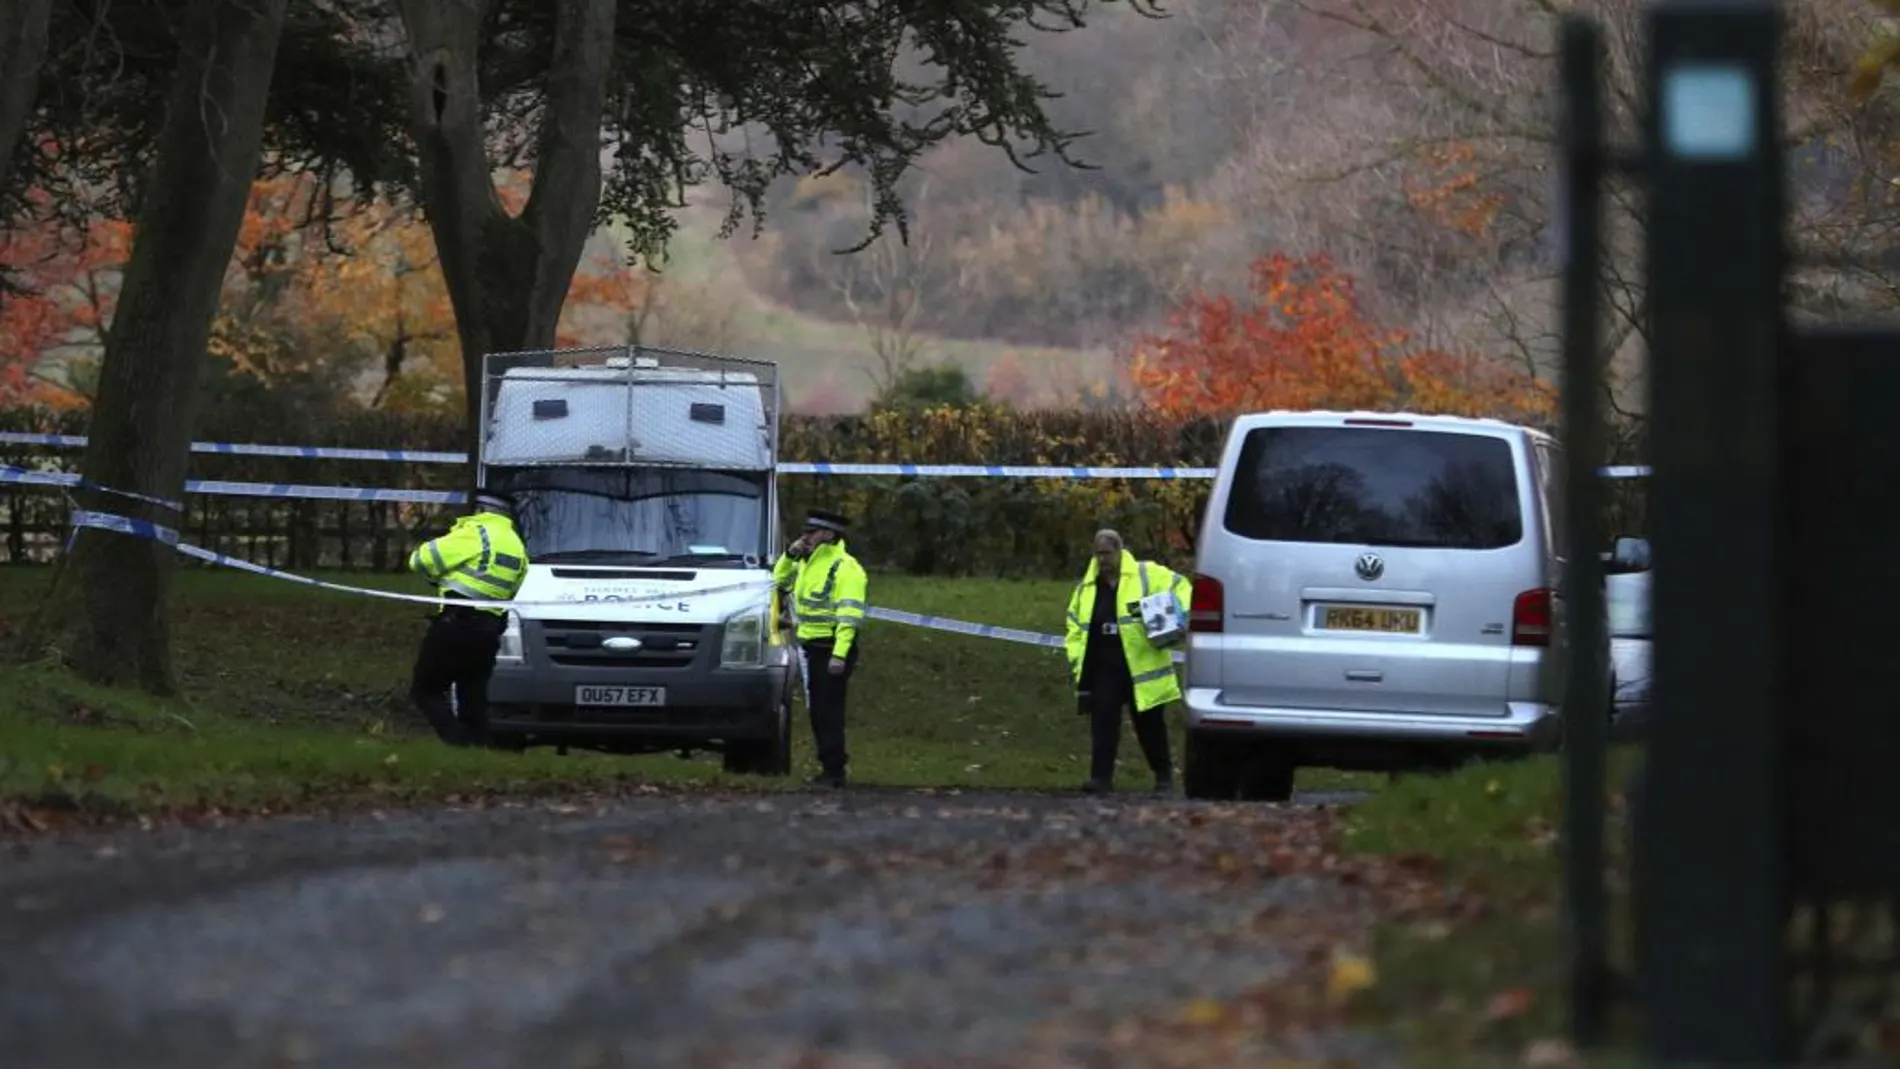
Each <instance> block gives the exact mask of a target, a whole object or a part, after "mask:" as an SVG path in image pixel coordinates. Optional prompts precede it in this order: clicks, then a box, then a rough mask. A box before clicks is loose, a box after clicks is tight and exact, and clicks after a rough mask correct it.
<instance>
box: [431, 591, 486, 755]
mask: <svg viewBox="0 0 1900 1069" xmlns="http://www.w3.org/2000/svg"><path fill="white" fill-rule="evenodd" d="M506 628H507V621H506V620H504V619H503V618H502V617H500V616H497V615H495V614H494V613H487V612H479V611H477V610H474V609H463V608H450V609H447V610H445V611H444V612H443V613H442V614H441V615H440V616H437V617H436V618H435V619H433V620H431V621H430V622H429V630H428V631H427V632H426V633H424V634H423V636H422V648H421V649H419V650H418V651H416V667H415V671H414V672H412V673H411V674H410V677H409V699H410V700H411V701H413V702H415V703H416V707H417V708H418V709H421V710H422V715H423V716H425V717H427V718H428V720H429V726H430V727H432V728H434V729H435V733H436V735H437V736H438V737H439V738H441V740H442V741H443V742H446V743H448V744H449V745H451V746H483V745H486V744H487V743H488V680H489V677H490V676H492V675H494V673H495V654H496V653H498V652H500V650H501V633H502V631H503V630H505V629H506ZM451 687H453V688H454V690H455V694H454V697H453V698H451V697H450V695H449V689H450V688H451Z"/></svg>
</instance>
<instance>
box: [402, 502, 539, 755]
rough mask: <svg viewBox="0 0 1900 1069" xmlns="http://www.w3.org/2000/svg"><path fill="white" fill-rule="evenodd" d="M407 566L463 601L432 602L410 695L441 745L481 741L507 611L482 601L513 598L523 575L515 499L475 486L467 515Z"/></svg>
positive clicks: (524, 562)
mask: <svg viewBox="0 0 1900 1069" xmlns="http://www.w3.org/2000/svg"><path fill="white" fill-rule="evenodd" d="M409 570H410V571H413V572H415V573H417V574H418V575H421V576H422V577H423V578H424V579H427V580H428V581H429V582H431V583H433V584H435V587H436V591H437V593H438V594H439V595H440V596H442V597H444V598H453V599H456V600H458V601H459V600H464V599H466V600H467V602H468V604H467V605H442V606H438V607H437V609H436V612H435V618H434V619H433V620H431V621H430V622H429V630H428V632H427V633H426V634H424V635H423V636H422V648H421V649H420V650H419V651H418V652H417V654H416V667H415V671H414V673H413V674H412V675H411V676H410V681H409V697H410V700H412V701H414V702H415V703H416V706H417V708H419V709H421V710H422V715H423V716H426V717H428V718H429V726H430V727H433V728H434V729H435V733H436V735H438V736H440V737H441V739H442V741H443V742H446V743H448V744H449V745H451V746H485V745H487V744H488V680H489V677H490V676H492V675H493V674H494V671H495V655H496V654H497V653H499V652H500V650H501V633H502V632H503V631H504V630H506V629H507V626H508V616H507V610H506V609H503V608H498V607H494V606H491V605H485V604H483V602H494V601H502V602H505V601H510V600H512V599H513V598H514V596H515V592H516V591H518V590H520V589H521V581H522V580H523V579H525V578H526V577H527V574H528V550H527V547H526V546H524V545H522V542H521V535H520V534H519V533H517V532H516V531H515V521H514V499H513V498H511V497H509V496H508V495H506V494H502V493H496V492H493V491H488V490H478V491H476V493H475V497H474V500H473V503H472V507H471V508H470V510H469V514H468V515H466V516H463V517H462V518H461V519H458V520H456V521H455V525H454V526H453V527H451V528H449V531H448V533H447V534H444V535H442V536H441V537H439V538H434V539H431V540H429V541H427V542H424V543H423V544H422V545H420V546H417V547H416V551H415V552H414V553H411V554H410V555H409ZM451 688H453V690H454V695H453V697H451V696H450V689H451Z"/></svg>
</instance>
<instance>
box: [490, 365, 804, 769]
mask: <svg viewBox="0 0 1900 1069" xmlns="http://www.w3.org/2000/svg"><path fill="white" fill-rule="evenodd" d="M484 363H485V367H484V371H483V396H482V407H481V427H482V435H481V441H480V443H479V447H478V450H477V463H478V465H479V479H480V480H481V482H482V483H483V484H484V485H487V486H489V487H492V488H495V489H498V490H505V491H507V492H509V493H511V494H513V495H514V497H515V499H516V502H517V515H516V523H517V526H518V528H519V530H520V532H521V537H522V540H523V542H524V543H526V545H527V549H528V556H529V566H528V573H527V578H526V580H525V582H524V583H523V584H522V587H521V590H520V593H518V594H517V595H516V600H517V601H519V602H521V603H522V606H521V607H520V608H518V609H517V610H515V611H512V612H510V613H509V616H508V626H507V630H506V632H505V633H504V635H503V637H502V643H501V652H500V655H499V656H498V657H497V659H496V663H495V673H494V678H493V680H492V682H491V683H490V686H489V701H490V714H489V715H490V730H491V733H492V735H493V737H494V739H495V742H496V745H499V746H504V747H510V748H522V747H527V746H534V745H554V746H559V747H563V748H566V747H579V748H587V749H594V750H602V751H606V752H612V753H652V752H663V751H678V752H680V753H681V754H682V755H683V756H684V755H688V754H691V753H692V752H694V751H696V750H712V751H718V752H720V753H721V754H722V755H723V758H724V764H725V767H726V769H727V770H728V771H731V772H737V773H754V774H761V775H783V774H785V773H787V772H789V771H790V767H791V695H792V694H793V693H794V691H795V689H796V687H797V680H796V676H795V673H796V671H797V667H796V664H795V662H794V658H793V657H792V656H791V648H790V646H789V645H788V643H787V642H786V640H785V636H784V635H782V634H781V631H780V628H779V620H778V612H777V605H776V601H775V597H776V595H775V592H774V591H773V589H772V580H771V564H770V557H771V552H772V547H773V543H774V540H775V538H776V536H777V531H778V487H777V478H776V475H777V468H778V421H779V390H778V376H777V367H776V365H775V364H773V363H770V362H767V361H755V360H744V359H739V358H734V357H725V356H713V355H708V354H701V353H687V352H679V351H674V350H657V349H652V348H637V347H627V348H615V349H610V350H562V351H543V352H527V353H498V354H491V355H489V356H487V357H486V358H485V361H484ZM543 603H553V604H551V605H549V604H543Z"/></svg>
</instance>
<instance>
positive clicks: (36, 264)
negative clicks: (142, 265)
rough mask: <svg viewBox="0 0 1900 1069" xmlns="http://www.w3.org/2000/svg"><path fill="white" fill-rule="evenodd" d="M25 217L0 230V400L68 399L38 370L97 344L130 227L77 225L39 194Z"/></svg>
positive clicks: (71, 397) (109, 222)
mask: <svg viewBox="0 0 1900 1069" xmlns="http://www.w3.org/2000/svg"><path fill="white" fill-rule="evenodd" d="M32 200H33V203H32V206H31V210H32V214H30V215H29V216H28V217H27V218H26V219H24V220H22V221H21V222H20V223H18V224H16V226H15V227H14V228H13V229H10V230H7V231H0V276H3V277H4V282H5V285H6V287H7V289H5V290H0V404H20V403H38V404H50V405H55V406H59V405H63V404H71V403H73V402H74V401H75V400H76V399H77V398H76V395H75V394H73V393H72V392H71V391H69V390H65V389H62V388H60V387H59V386H58V385H57V383H56V381H54V380H50V379H49V378H48V377H47V376H45V375H44V374H43V373H42V371H41V364H42V361H43V360H44V359H45V358H46V357H47V356H49V355H51V354H53V353H55V352H57V351H59V350H61V349H63V348H67V347H69V346H85V345H97V344H99V343H100V342H102V341H103V340H104V337H105V334H104V330H105V326H106V323H107V322H108V321H109V320H110V318H111V315H112V307H113V303H114V300H115V299H116V297H117V295H118V287H117V276H118V269H119V266H120V265H121V264H123V263H124V262H125V258H126V255H127V254H128V253H129V252H130V251H131V247H132V245H131V228H130V227H129V226H127V225H126V224H124V223H121V222H118V221H116V220H102V221H98V222H94V223H92V224H90V225H87V226H80V225H77V224H74V223H71V222H69V221H66V220H62V219H60V218H59V217H57V216H56V215H55V214H53V212H52V211H51V210H50V208H49V206H48V204H47V203H46V199H45V198H43V197H34V198H32Z"/></svg>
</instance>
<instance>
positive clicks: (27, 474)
mask: <svg viewBox="0 0 1900 1069" xmlns="http://www.w3.org/2000/svg"><path fill="white" fill-rule="evenodd" d="M6 483H12V484H16V485H20V486H47V487H59V488H61V489H67V490H74V489H80V488H85V489H89V490H97V491H99V492H101V493H106V494H113V495H116V496H118V497H124V498H130V499H132V500H134V501H143V502H146V503H147V504H152V505H158V506H160V507H163V508H168V509H171V510H172V511H173V512H183V511H184V510H185V506H184V503H183V502H178V501H168V500H166V499H165V498H161V497H151V496H149V495H146V494H138V493H133V492H132V491H130V490H116V489H114V488H112V487H110V486H99V485H97V484H94V483H88V482H86V481H85V480H84V479H82V478H80V477H79V476H78V475H75V474H73V473H72V472H68V471H33V470H32V469H30V468H16V467H0V484H6ZM185 492H186V493H188V494H206V495H211V496H217V497H281V498H289V499H292V500H301V501H410V502H415V503H418V504H425V505H459V504H461V503H462V502H463V501H465V500H467V498H468V495H467V494H465V493H463V492H461V491H459V490H383V489H370V488H361V489H359V488H357V487H352V486H306V485H300V484H298V483H250V482H233V481H231V480H226V479H189V480H186V482H185Z"/></svg>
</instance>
